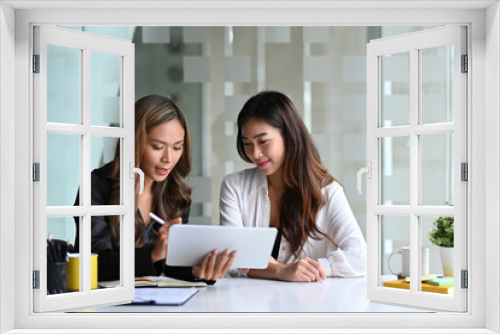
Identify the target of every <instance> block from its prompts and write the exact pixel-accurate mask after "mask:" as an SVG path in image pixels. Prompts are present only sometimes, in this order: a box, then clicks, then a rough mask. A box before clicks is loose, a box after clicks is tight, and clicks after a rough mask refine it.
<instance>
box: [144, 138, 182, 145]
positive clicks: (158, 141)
mask: <svg viewBox="0 0 500 334" xmlns="http://www.w3.org/2000/svg"><path fill="white" fill-rule="evenodd" d="M151 141H154V142H157V143H160V144H163V145H167V143H165V142H164V141H162V140H159V139H151ZM178 144H184V139H182V140H179V141H177V142H175V143H174V145H178Z"/></svg>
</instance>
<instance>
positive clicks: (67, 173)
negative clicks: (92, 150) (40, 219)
mask: <svg viewBox="0 0 500 334" xmlns="http://www.w3.org/2000/svg"><path fill="white" fill-rule="evenodd" d="M79 183H80V136H77V135H63V134H52V133H48V134H47V206H72V205H73V204H74V203H75V199H76V196H77V194H78V186H79Z"/></svg>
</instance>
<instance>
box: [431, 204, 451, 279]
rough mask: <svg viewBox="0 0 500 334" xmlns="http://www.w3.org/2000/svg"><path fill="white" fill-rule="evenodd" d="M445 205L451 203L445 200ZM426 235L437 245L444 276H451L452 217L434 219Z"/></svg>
mask: <svg viewBox="0 0 500 334" xmlns="http://www.w3.org/2000/svg"><path fill="white" fill-rule="evenodd" d="M446 205H450V206H451V205H452V204H449V203H448V202H446ZM428 236H429V240H430V241H431V242H432V243H433V244H434V245H437V246H439V252H440V253H441V261H442V263H443V273H444V276H451V277H453V241H454V218H453V217H439V218H437V219H436V220H434V223H433V228H432V229H431V230H430V231H429V233H428Z"/></svg>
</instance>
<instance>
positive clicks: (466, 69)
mask: <svg viewBox="0 0 500 334" xmlns="http://www.w3.org/2000/svg"><path fill="white" fill-rule="evenodd" d="M461 72H462V73H468V72H469V57H468V56H467V55H462V70H461Z"/></svg>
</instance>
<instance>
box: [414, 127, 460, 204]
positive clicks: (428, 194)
mask: <svg viewBox="0 0 500 334" xmlns="http://www.w3.org/2000/svg"><path fill="white" fill-rule="evenodd" d="M453 139H454V136H453V133H447V134H439V135H425V136H420V144H421V151H420V152H421V163H422V166H421V171H422V172H421V175H422V180H421V182H422V194H421V200H420V203H421V204H422V205H445V203H453V200H454V197H453V189H454V187H453V178H454V166H453V158H454V155H453V151H454V142H453Z"/></svg>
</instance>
